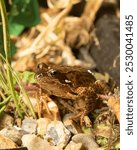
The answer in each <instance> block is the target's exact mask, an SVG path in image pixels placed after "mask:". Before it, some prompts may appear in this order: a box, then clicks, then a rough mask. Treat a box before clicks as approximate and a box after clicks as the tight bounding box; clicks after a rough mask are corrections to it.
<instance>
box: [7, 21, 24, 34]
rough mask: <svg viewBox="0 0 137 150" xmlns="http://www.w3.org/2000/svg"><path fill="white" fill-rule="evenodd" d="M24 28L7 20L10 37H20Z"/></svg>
mask: <svg viewBox="0 0 137 150" xmlns="http://www.w3.org/2000/svg"><path fill="white" fill-rule="evenodd" d="M24 28H25V26H24V25H21V24H18V23H15V22H13V21H12V20H9V32H10V35H16V36H18V35H20V34H21V33H22V31H23V30H24Z"/></svg>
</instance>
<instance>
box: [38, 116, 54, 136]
mask: <svg viewBox="0 0 137 150" xmlns="http://www.w3.org/2000/svg"><path fill="white" fill-rule="evenodd" d="M50 122H51V120H50V119H48V118H39V119H38V120H37V134H38V135H41V136H44V135H45V134H46V132H47V126H48V124H49V123H50Z"/></svg>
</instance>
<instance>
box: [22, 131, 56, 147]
mask: <svg viewBox="0 0 137 150" xmlns="http://www.w3.org/2000/svg"><path fill="white" fill-rule="evenodd" d="M22 145H23V146H25V147H27V148H28V150H47V149H48V150H55V148H54V146H51V145H50V144H49V142H47V141H46V140H43V139H41V138H40V137H37V136H36V135H34V134H26V135H24V136H23V137H22Z"/></svg>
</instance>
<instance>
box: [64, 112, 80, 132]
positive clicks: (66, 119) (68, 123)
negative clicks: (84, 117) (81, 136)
mask: <svg viewBox="0 0 137 150" xmlns="http://www.w3.org/2000/svg"><path fill="white" fill-rule="evenodd" d="M72 116H74V114H72V113H69V114H66V115H65V116H64V118H63V123H64V125H65V127H66V128H67V129H68V130H69V131H70V132H71V133H72V134H78V133H82V130H81V128H80V127H79V126H78V125H77V124H76V123H75V122H74V121H73V120H72V119H70V117H72Z"/></svg>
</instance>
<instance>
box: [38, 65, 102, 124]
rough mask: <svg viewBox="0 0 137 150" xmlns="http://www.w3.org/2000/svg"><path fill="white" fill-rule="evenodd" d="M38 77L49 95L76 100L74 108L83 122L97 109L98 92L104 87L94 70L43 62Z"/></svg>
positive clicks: (41, 86) (39, 67)
mask: <svg viewBox="0 0 137 150" xmlns="http://www.w3.org/2000/svg"><path fill="white" fill-rule="evenodd" d="M36 78H37V81H38V84H39V85H40V88H41V89H42V91H43V92H45V93H46V94H48V95H49V96H51V95H54V96H56V97H59V98H62V99H65V100H66V99H71V100H73V101H75V104H76V105H74V107H75V108H74V110H76V111H75V112H76V116H81V122H82V119H83V117H84V116H85V115H87V114H88V113H89V112H91V111H93V110H94V109H95V106H96V101H97V99H98V96H97V94H98V93H101V92H102V89H103V88H102V84H100V82H98V81H96V79H95V77H94V76H93V74H92V72H91V71H90V70H86V69H84V68H81V67H74V66H73V67H71V66H58V65H53V66H48V65H46V64H44V63H41V64H39V65H38V66H37V71H36ZM78 110H79V111H78Z"/></svg>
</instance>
